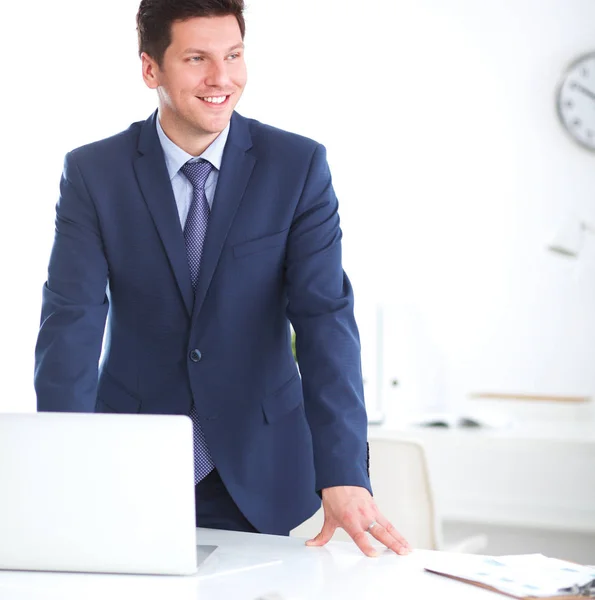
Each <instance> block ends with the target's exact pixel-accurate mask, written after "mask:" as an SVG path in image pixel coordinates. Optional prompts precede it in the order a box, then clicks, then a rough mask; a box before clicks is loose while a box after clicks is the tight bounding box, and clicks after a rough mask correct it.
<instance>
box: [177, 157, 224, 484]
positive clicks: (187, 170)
mask: <svg viewBox="0 0 595 600" xmlns="http://www.w3.org/2000/svg"><path fill="white" fill-rule="evenodd" d="M212 168H213V165H212V164H211V163H210V162H208V161H206V160H199V161H193V162H192V161H189V162H187V163H186V164H185V165H183V166H182V168H181V169H180V170H181V171H182V173H184V175H185V176H186V177H187V179H188V181H190V183H191V184H192V187H193V188H194V193H193V197H192V203H191V204H190V210H189V211H188V217H187V219H186V224H185V225H184V240H185V241H186V253H187V255H188V266H189V267H190V279H191V281H192V287H193V288H194V289H195V290H196V284H197V282H198V274H199V272H200V262H201V259H202V249H203V245H204V241H205V235H206V233H207V225H208V224H209V213H210V210H209V203H208V202H207V195H206V194H205V183H206V182H207V178H208V177H209V173H210V172H211V170H212ZM190 418H191V419H192V424H193V426H194V427H193V429H194V483H195V484H196V483H198V482H199V481H200V480H201V479H204V478H205V477H206V476H207V475H208V474H209V473H210V472H211V471H212V470H213V468H214V466H215V465H214V464H213V459H212V458H211V453H210V452H209V449H208V447H207V442H206V440H205V435H204V433H203V431H202V427H201V426H200V421H199V419H198V415H197V414H196V405H195V404H194V402H193V403H192V408H191V409H190Z"/></svg>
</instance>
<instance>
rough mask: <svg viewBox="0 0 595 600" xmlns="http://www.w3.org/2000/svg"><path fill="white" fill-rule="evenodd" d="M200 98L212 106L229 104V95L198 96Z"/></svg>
mask: <svg viewBox="0 0 595 600" xmlns="http://www.w3.org/2000/svg"><path fill="white" fill-rule="evenodd" d="M198 99H199V100H202V101H203V102H205V103H206V104H209V105H211V106H222V105H224V104H227V102H228V100H229V96H204V97H200V96H198Z"/></svg>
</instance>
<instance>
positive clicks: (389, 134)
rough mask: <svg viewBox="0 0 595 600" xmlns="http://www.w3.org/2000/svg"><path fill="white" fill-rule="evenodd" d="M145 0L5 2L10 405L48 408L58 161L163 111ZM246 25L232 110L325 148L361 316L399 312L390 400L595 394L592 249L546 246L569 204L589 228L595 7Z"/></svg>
mask: <svg viewBox="0 0 595 600" xmlns="http://www.w3.org/2000/svg"><path fill="white" fill-rule="evenodd" d="M137 4H138V2H137V0H104V1H103V2H102V3H99V4H98V3H92V4H91V3H85V2H77V1H75V0H56V1H55V2H52V3H47V2H41V0H39V1H38V2H34V3H33V4H31V3H28V4H20V5H14V6H12V7H11V8H10V9H8V10H9V12H8V14H7V13H6V9H4V11H3V20H5V19H6V20H7V21H8V22H10V23H11V26H10V27H9V28H7V33H8V35H5V36H4V37H3V39H2V40H0V44H1V46H0V51H1V52H2V56H3V57H5V60H4V61H3V62H4V78H3V88H4V89H3V92H4V93H3V94H2V98H1V100H0V102H1V106H0V108H2V115H3V116H4V123H3V126H2V129H3V135H2V137H3V141H4V143H3V148H4V152H5V156H4V160H3V161H2V167H1V168H2V171H3V173H2V175H3V177H2V180H3V197H2V201H3V208H4V214H3V216H4V218H3V220H2V223H3V235H2V236H1V241H0V250H1V252H0V257H1V258H0V260H1V273H2V292H3V293H2V304H1V307H0V308H1V311H0V327H1V331H2V333H3V342H4V343H3V344H2V345H1V346H0V365H2V367H1V370H2V371H1V377H0V410H29V409H31V408H32V407H33V405H34V397H33V388H32V367H33V347H34V344H35V337H36V331H37V325H38V315H39V304H40V291H41V286H42V284H43V281H44V279H45V270H46V266H47V259H48V254H49V249H50V246H51V241H52V235H53V231H52V229H53V226H52V223H53V216H54V204H55V201H56V199H57V187H58V181H59V176H60V170H61V162H62V158H63V155H64V153H65V152H66V151H68V150H69V149H71V148H72V147H75V146H77V145H80V144H82V143H85V142H87V141H90V140H93V139H97V138H99V137H103V136H106V135H110V134H112V133H115V132H116V131H118V130H120V129H123V128H125V127H126V126H127V125H128V124H129V123H130V122H132V121H134V120H139V119H143V118H145V117H146V116H148V114H149V113H150V112H151V111H152V110H153V107H154V104H155V101H154V96H153V94H152V93H151V92H150V91H149V90H146V89H145V88H144V86H143V84H142V81H141V78H140V65H139V61H138V58H137V56H136V54H135V52H136V47H135V43H136V39H135V25H134V15H135V12H136V9H137ZM33 11H35V13H36V15H37V16H36V17H35V18H33V17H32V15H33ZM4 15H6V16H4ZM247 24H248V35H247V40H246V41H247V46H248V53H247V60H248V61H249V68H250V82H249V87H248V89H247V91H246V95H245V97H244V99H243V100H242V103H241V105H240V107H239V110H240V112H242V113H243V114H245V115H247V116H253V117H256V118H259V119H261V120H264V121H267V122H269V123H271V124H274V125H278V126H280V127H284V128H287V129H290V130H293V131H297V132H300V133H303V134H305V135H309V136H311V137H314V138H316V139H318V140H319V141H321V142H323V143H324V144H325V145H326V146H327V148H328V151H329V161H330V163H331V168H332V170H333V174H334V180H335V187H336V190H337V193H338V195H339V198H340V201H341V207H342V208H341V214H342V220H343V228H344V233H345V237H344V240H345V242H344V248H345V264H346V268H347V270H348V272H349V273H350V275H351V277H352V279H353V282H354V284H355V287H356V293H357V294H358V297H359V298H360V299H361V303H362V305H363V304H367V303H374V302H377V301H380V302H381V303H383V304H384V305H385V306H386V307H387V311H386V312H387V314H386V319H387V330H386V331H385V339H386V341H387V343H386V345H385V362H384V374H385V377H386V378H387V379H388V378H392V377H397V378H398V379H399V380H400V382H401V387H400V388H398V392H397V393H396V394H395V395H394V397H393V400H392V402H393V403H394V405H395V406H396V403H398V402H402V403H410V404H416V405H418V406H420V407H423V406H430V405H432V404H434V403H435V402H436V398H439V399H440V401H441V402H443V403H444V404H445V405H448V406H455V405H457V404H459V403H460V402H461V400H462V399H463V398H464V397H465V395H466V394H467V393H468V392H469V391H473V390H491V391H512V392H535V393H548V394H555V393H561V394H581V395H591V394H593V393H594V392H595V369H593V368H592V363H591V361H592V358H591V357H592V355H593V350H594V346H595V310H594V309H593V307H594V306H595V240H591V242H592V243H591V246H590V248H587V251H586V252H585V254H584V255H583V256H582V257H581V260H580V262H579V263H577V262H576V261H575V262H574V263H571V262H563V261H562V260H560V259H557V258H556V257H555V256H553V255H549V254H548V253H546V252H545V251H544V246H545V245H546V244H547V243H548V242H549V241H550V239H551V237H552V236H553V234H554V232H555V229H556V226H557V224H558V223H559V221H560V219H561V218H562V217H563V216H564V215H565V214H567V212H568V211H570V210H575V211H578V212H579V213H580V214H581V215H583V216H584V217H585V218H587V219H589V220H591V221H594V222H595V198H593V196H594V191H595V169H593V165H594V160H595V155H591V154H589V153H587V152H586V151H584V150H581V149H579V148H578V147H577V146H575V145H573V143H572V142H571V141H570V140H569V139H568V138H567V137H566V136H565V135H564V133H563V131H562V129H561V127H560V126H559V124H558V122H557V120H556V116H555V110H554V90H555V86H556V84H557V81H558V79H559V77H560V74H561V72H562V71H563V69H564V68H565V66H566V65H567V64H568V63H569V62H570V61H571V60H572V59H573V58H574V57H575V56H576V55H577V54H580V53H583V52H585V51H588V50H590V49H591V48H592V47H593V46H594V45H595V3H593V2H592V1H591V0H497V1H496V0H492V1H490V2H487V1H484V2H477V1H476V0H448V1H444V0H416V2H406V1H405V0H368V2H366V3H365V5H364V8H361V3H360V2H355V1H353V0H301V2H299V3H297V4H296V3H295V2H290V1H289V0H250V2H249V9H248V12H247ZM11 33H12V36H11V35H10V34H11ZM363 335H364V340H365V346H366V347H365V350H366V356H367V355H368V354H369V352H370V350H369V347H370V345H371V343H372V342H367V340H368V339H369V337H370V335H369V332H368V331H364V332H363ZM385 383H386V382H385ZM386 397H387V398H389V402H391V400H390V395H389V394H387V396H386ZM387 408H388V411H389V413H390V411H391V410H392V406H391V405H390V404H389V406H387ZM586 410H591V409H590V408H588V409H586Z"/></svg>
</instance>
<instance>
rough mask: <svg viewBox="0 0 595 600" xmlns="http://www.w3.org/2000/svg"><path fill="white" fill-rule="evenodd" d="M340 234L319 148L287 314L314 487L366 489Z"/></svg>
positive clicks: (296, 230) (292, 261) (289, 272)
mask: <svg viewBox="0 0 595 600" xmlns="http://www.w3.org/2000/svg"><path fill="white" fill-rule="evenodd" d="M341 235H342V234H341V229H340V223H339V215H338V203H337V198H336V196H335V193H334V190H333V187H332V182H331V174H330V170H329V167H328V164H327V160H326V151H325V149H324V147H323V146H317V148H316V150H315V152H314V154H313V157H312V161H311V164H310V169H309V172H308V175H307V178H306V181H305V184H304V189H303V191H302V194H301V197H300V200H299V203H298V207H297V210H296V214H295V216H294V220H293V223H292V226H291V229H290V233H289V237H288V245H287V255H286V277H287V289H288V317H289V319H290V321H291V323H292V325H293V327H294V329H295V332H296V353H297V359H298V363H299V367H300V372H301V375H302V386H303V391H304V404H305V409H306V417H307V419H308V423H309V425H310V429H311V432H312V440H313V447H314V463H315V471H316V490H317V491H320V490H322V489H324V488H327V487H333V486H337V485H354V486H360V487H365V488H367V489H368V490H370V491H371V488H370V481H369V475H368V455H367V416H366V410H365V404H364V395H363V383H362V372H361V356H360V355H361V353H360V341H359V333H358V329H357V325H356V322H355V318H354V314H353V304H354V299H353V290H352V287H351V283H350V282H349V279H348V277H347V275H346V274H345V272H344V270H343V267H342V258H341Z"/></svg>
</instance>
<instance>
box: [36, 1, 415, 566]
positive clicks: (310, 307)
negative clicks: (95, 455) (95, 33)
mask: <svg viewBox="0 0 595 600" xmlns="http://www.w3.org/2000/svg"><path fill="white" fill-rule="evenodd" d="M243 9H244V6H243V0H143V1H142V2H141V4H140V7H139V11H138V15H137V26H138V37H139V52H140V58H141V62H142V75H143V78H144V81H145V83H146V85H147V86H148V87H149V88H151V89H154V90H156V92H157V97H158V105H159V107H158V110H157V111H156V112H155V113H154V114H153V115H151V116H150V117H149V118H148V119H147V120H146V121H141V122H138V123H134V124H133V125H131V126H130V128H129V129H128V130H126V131H124V132H122V133H120V134H118V135H116V136H114V137H111V138H108V139H105V140H101V141H99V142H95V143H92V144H89V145H87V146H84V147H82V148H78V149H76V150H73V151H72V152H70V153H69V154H68V155H67V156H66V159H65V166H64V172H63V176H62V180H61V186H60V192H61V194H60V200H59V202H58V205H57V208H56V234H55V240H54V245H53V249H52V253H51V257H50V263H49V270H48V279H47V282H46V284H45V286H44V289H43V305H42V318H41V328H40V331H39V337H38V342H37V346H36V366H35V386H36V391H37V401H38V410H40V411H86V412H92V411H96V412H116V413H139V412H140V413H152V414H185V415H189V416H190V417H191V419H192V422H193V425H194V459H195V460H194V464H195V482H196V488H195V494H196V520H197V525H199V526H203V527H214V528H222V529H235V530H242V531H252V532H264V533H275V534H285V535H287V534H288V533H289V531H290V530H291V529H293V528H294V527H296V526H297V525H299V524H300V523H301V522H303V521H304V520H306V519H307V518H308V517H310V516H311V515H312V514H313V513H314V512H315V511H316V510H317V509H318V507H319V506H320V499H321V498H322V505H323V507H324V513H325V521H324V526H323V529H322V531H321V532H320V534H319V535H318V536H317V537H316V538H315V539H314V540H311V541H309V542H308V543H309V544H310V545H323V544H325V543H326V542H327V541H328V540H330V539H331V537H332V535H333V533H334V531H335V529H336V528H337V527H342V528H344V529H345V530H346V531H347V532H348V533H349V534H350V535H351V536H352V537H353V539H354V540H355V542H356V543H357V544H358V546H359V547H360V548H361V549H362V551H363V552H365V553H366V554H368V555H374V551H373V548H372V546H371V545H370V541H369V538H368V536H367V533H366V532H370V533H371V534H372V535H373V536H374V537H375V538H376V539H378V540H379V541H381V542H382V543H384V544H385V545H386V546H387V547H390V548H391V549H393V550H394V551H395V552H398V553H407V552H408V550H409V545H408V544H407V542H406V541H405V540H404V539H403V538H402V537H401V536H400V535H399V533H398V532H397V531H396V530H395V528H394V527H393V526H392V525H391V524H390V523H389V522H388V521H387V520H386V519H385V518H384V517H383V515H382V514H381V512H380V511H379V509H378V507H377V506H376V504H375V502H374V500H373V498H372V495H371V488H370V481H369V474H368V468H367V443H366V440H367V435H366V431H367V420H366V413H365V407H364V400H363V389H362V379H361V367H360V348H359V337H358V331H357V326H356V323H355V320H354V316H353V291H352V288H351V285H350V283H349V279H348V278H347V276H346V275H345V273H344V271H343V267H342V262H341V230H340V226H339V217H338V212H337V209H338V206H337V199H336V197H335V194H334V191H333V188H332V184H331V176H330V172H329V168H328V165H327V161H326V156H325V150H324V147H323V146H321V145H319V144H317V143H316V142H314V141H312V140H309V139H307V138H304V137H301V136H298V135H295V134H291V133H287V132H284V131H281V130H279V129H275V128H273V127H270V126H267V125H263V124H262V123H259V122H257V121H254V120H251V119H246V118H244V117H242V116H240V115H239V114H238V113H237V112H235V107H236V104H237V103H238V101H239V99H240V97H241V95H242V92H243V90H244V87H245V85H246V79H247V77H246V65H245V62H244V44H243V39H244V32H245V24H244V17H243ZM108 314H109V319H108V327H107V332H106V343H105V354H104V357H103V360H102V363H101V366H100V367H98V361H99V356H100V352H101V347H102V341H103V334H104V326H105V322H106V316H107V315H108ZM290 324H292V325H293V327H294V329H295V331H296V335H297V346H296V348H297V356H298V361H299V365H300V371H299V372H298V370H297V367H296V364H295V361H294V360H293V356H292V350H291V336H290Z"/></svg>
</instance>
